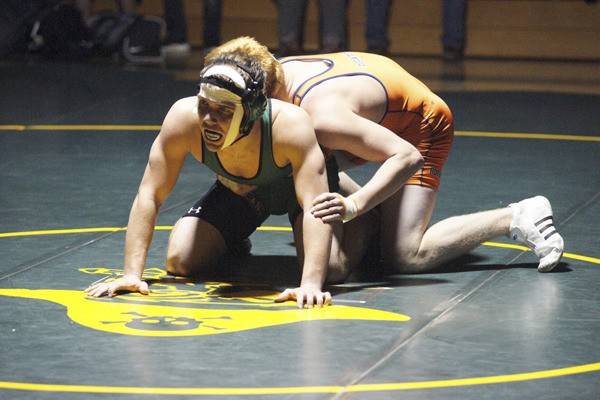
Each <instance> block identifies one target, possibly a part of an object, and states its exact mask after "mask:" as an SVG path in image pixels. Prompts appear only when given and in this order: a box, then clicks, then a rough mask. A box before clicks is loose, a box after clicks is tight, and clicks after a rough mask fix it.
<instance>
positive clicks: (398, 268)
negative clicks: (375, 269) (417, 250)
mask: <svg viewBox="0 0 600 400" xmlns="http://www.w3.org/2000/svg"><path fill="white" fill-rule="evenodd" d="M382 260H383V264H384V266H385V268H386V270H388V271H389V272H391V273H396V274H417V273H420V272H424V271H425V270H426V269H427V265H426V263H425V262H424V259H423V258H422V257H419V256H418V255H412V254H406V253H402V252H398V251H394V252H391V253H388V254H382Z"/></svg>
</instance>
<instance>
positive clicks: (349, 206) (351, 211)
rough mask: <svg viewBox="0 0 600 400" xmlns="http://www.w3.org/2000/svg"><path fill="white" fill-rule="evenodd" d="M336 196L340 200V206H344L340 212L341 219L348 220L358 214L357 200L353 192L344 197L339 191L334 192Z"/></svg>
mask: <svg viewBox="0 0 600 400" xmlns="http://www.w3.org/2000/svg"><path fill="white" fill-rule="evenodd" d="M336 195H337V197H338V198H339V199H340V201H341V202H342V207H344V212H343V214H342V221H343V222H348V221H350V220H352V219H354V218H356V217H357V216H358V202H357V201H356V198H355V197H354V194H351V195H350V196H348V197H344V196H342V195H341V194H339V193H336Z"/></svg>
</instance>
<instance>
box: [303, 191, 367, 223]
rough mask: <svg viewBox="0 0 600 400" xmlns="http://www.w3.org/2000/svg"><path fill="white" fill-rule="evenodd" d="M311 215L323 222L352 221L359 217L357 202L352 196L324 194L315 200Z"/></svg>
mask: <svg viewBox="0 0 600 400" xmlns="http://www.w3.org/2000/svg"><path fill="white" fill-rule="evenodd" d="M310 213H311V214H312V215H313V217H315V218H320V219H321V220H322V221H323V222H332V221H344V222H347V221H350V220H351V219H353V218H354V217H356V216H357V215H358V206H357V204H356V200H355V199H354V198H353V197H352V196H351V195H350V196H348V197H344V196H342V195H341V194H339V193H323V194H320V195H319V196H317V197H316V198H315V200H314V201H313V206H312V208H311V209H310Z"/></svg>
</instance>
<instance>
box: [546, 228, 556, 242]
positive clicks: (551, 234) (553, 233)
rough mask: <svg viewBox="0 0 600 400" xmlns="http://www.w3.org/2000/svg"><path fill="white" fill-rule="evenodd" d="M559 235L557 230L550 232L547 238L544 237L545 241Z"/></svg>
mask: <svg viewBox="0 0 600 400" xmlns="http://www.w3.org/2000/svg"><path fill="white" fill-rule="evenodd" d="M557 233H558V231H557V230H556V229H555V230H553V231H552V232H550V233H549V234H547V235H546V236H544V239H545V240H548V238H549V237H551V236H553V235H555V234H557Z"/></svg>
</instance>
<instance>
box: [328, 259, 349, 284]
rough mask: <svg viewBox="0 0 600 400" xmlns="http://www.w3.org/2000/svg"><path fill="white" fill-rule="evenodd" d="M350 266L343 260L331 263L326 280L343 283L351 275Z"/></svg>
mask: <svg viewBox="0 0 600 400" xmlns="http://www.w3.org/2000/svg"><path fill="white" fill-rule="evenodd" d="M350 272H351V271H350V267H349V266H348V265H347V263H345V262H343V261H337V262H334V263H330V264H329V268H328V269H327V277H326V278H325V282H326V283H328V284H336V283H343V282H344V281H345V280H346V279H348V277H349V276H350Z"/></svg>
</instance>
